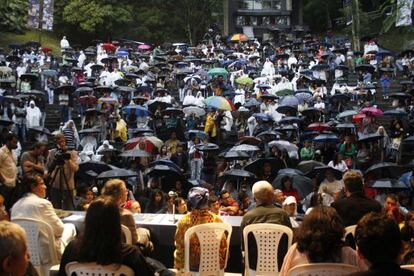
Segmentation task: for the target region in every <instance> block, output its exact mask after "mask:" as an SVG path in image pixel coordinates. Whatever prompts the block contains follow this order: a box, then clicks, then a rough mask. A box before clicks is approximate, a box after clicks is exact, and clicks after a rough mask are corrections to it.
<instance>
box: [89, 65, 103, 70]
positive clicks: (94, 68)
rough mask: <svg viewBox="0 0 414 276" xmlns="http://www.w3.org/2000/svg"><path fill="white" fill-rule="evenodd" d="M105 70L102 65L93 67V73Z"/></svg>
mask: <svg viewBox="0 0 414 276" xmlns="http://www.w3.org/2000/svg"><path fill="white" fill-rule="evenodd" d="M103 68H104V66H103V65H101V64H94V65H92V66H91V70H92V71H99V70H102V69H103Z"/></svg>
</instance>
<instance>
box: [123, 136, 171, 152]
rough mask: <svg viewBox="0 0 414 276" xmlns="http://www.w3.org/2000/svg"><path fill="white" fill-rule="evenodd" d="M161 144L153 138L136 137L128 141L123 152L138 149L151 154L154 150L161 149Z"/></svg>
mask: <svg viewBox="0 0 414 276" xmlns="http://www.w3.org/2000/svg"><path fill="white" fill-rule="evenodd" d="M162 145H163V142H162V141H161V140H159V139H158V138H157V137H155V136H145V137H136V138H132V139H130V140H128V141H127V142H126V144H125V150H132V149H140V150H145V151H146V152H149V153H153V152H154V151H155V150H156V149H158V150H159V149H161V147H162Z"/></svg>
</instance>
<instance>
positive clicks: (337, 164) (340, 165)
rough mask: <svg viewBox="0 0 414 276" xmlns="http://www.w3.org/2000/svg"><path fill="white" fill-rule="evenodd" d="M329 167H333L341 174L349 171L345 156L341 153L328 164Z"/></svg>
mask: <svg viewBox="0 0 414 276" xmlns="http://www.w3.org/2000/svg"><path fill="white" fill-rule="evenodd" d="M328 166H329V167H332V168H334V169H337V170H339V171H341V172H345V171H347V170H348V166H347V165H346V163H345V161H344V156H343V155H342V154H340V153H336V154H335V158H334V160H331V161H330V162H329V163H328Z"/></svg>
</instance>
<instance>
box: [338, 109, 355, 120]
mask: <svg viewBox="0 0 414 276" xmlns="http://www.w3.org/2000/svg"><path fill="white" fill-rule="evenodd" d="M357 114H358V112H356V111H355V110H345V111H344V112H341V113H339V114H338V115H337V116H336V117H337V118H338V119H343V118H346V117H351V116H354V115H357Z"/></svg>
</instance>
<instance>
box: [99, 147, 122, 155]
mask: <svg viewBox="0 0 414 276" xmlns="http://www.w3.org/2000/svg"><path fill="white" fill-rule="evenodd" d="M97 153H98V154H102V155H104V154H108V155H118V154H119V153H121V151H120V150H119V149H115V148H112V149H110V148H108V149H102V150H100V151H98V152H97Z"/></svg>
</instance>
